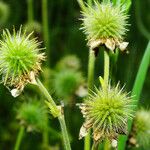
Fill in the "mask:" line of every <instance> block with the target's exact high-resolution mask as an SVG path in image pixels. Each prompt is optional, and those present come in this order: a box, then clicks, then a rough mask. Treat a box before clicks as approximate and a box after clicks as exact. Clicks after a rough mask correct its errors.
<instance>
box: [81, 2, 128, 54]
mask: <svg viewBox="0 0 150 150" xmlns="http://www.w3.org/2000/svg"><path fill="white" fill-rule="evenodd" d="M79 3H80V5H82V6H83V5H84V4H83V3H81V0H79ZM82 6H81V7H82ZM82 8H84V9H83V10H82V19H81V20H82V21H83V23H82V27H81V29H82V30H83V32H84V33H85V35H86V36H87V40H88V45H89V46H90V48H91V49H96V48H97V47H99V46H100V45H105V46H106V47H107V48H108V49H109V50H111V51H112V52H113V51H114V50H115V48H116V47H118V48H119V49H120V50H121V51H124V50H125V49H126V47H127V45H128V42H124V37H125V35H126V32H127V31H128V29H127V26H128V23H127V19H128V15H127V14H126V12H125V10H124V9H123V7H121V6H116V5H113V4H112V3H111V2H105V3H104V2H102V3H99V2H98V1H95V2H94V5H93V6H89V5H86V6H84V7H82Z"/></svg>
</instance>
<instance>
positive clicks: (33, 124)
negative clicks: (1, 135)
mask: <svg viewBox="0 0 150 150" xmlns="http://www.w3.org/2000/svg"><path fill="white" fill-rule="evenodd" d="M46 117H47V114H46V109H45V107H43V106H42V104H41V103H40V102H39V101H31V102H25V103H23V104H22V105H21V106H20V107H19V109H18V110H17V119H19V120H20V124H21V125H24V126H25V127H26V128H27V131H33V130H36V131H43V130H44V129H45V128H47V121H46Z"/></svg>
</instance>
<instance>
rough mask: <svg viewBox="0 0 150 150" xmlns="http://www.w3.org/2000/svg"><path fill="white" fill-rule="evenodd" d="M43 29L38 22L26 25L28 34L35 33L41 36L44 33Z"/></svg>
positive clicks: (25, 28)
mask: <svg viewBox="0 0 150 150" xmlns="http://www.w3.org/2000/svg"><path fill="white" fill-rule="evenodd" d="M41 28H42V27H41V24H40V23H38V22H36V21H34V22H29V23H26V24H25V25H24V30H26V32H27V33H31V32H33V31H34V34H40V33H41V31H42V29H41Z"/></svg>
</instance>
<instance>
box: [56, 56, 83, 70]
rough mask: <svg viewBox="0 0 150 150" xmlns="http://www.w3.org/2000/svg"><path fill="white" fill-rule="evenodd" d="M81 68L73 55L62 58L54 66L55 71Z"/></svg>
mask: <svg viewBox="0 0 150 150" xmlns="http://www.w3.org/2000/svg"><path fill="white" fill-rule="evenodd" d="M80 67H81V62H80V60H79V58H78V57H77V56H75V55H67V56H65V57H63V58H62V59H61V60H60V61H59V62H58V63H57V65H56V69H57V70H63V69H71V70H79V69H80Z"/></svg>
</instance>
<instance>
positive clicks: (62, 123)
mask: <svg viewBox="0 0 150 150" xmlns="http://www.w3.org/2000/svg"><path fill="white" fill-rule="evenodd" d="M58 120H59V122H60V126H61V131H62V135H63V140H64V145H65V150H71V146H70V142H69V137H68V133H67V128H66V123H65V119H64V115H63V114H61V115H60V116H59V117H58Z"/></svg>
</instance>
